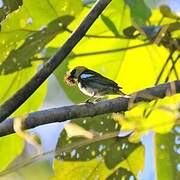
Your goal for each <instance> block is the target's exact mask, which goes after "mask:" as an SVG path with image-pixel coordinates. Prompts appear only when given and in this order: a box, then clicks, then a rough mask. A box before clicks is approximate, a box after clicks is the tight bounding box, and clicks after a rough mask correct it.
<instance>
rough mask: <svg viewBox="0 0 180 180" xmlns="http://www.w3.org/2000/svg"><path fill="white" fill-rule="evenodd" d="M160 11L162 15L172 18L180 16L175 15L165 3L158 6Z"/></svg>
mask: <svg viewBox="0 0 180 180" xmlns="http://www.w3.org/2000/svg"><path fill="white" fill-rule="evenodd" d="M160 12H161V13H162V15H163V16H164V17H168V18H172V19H178V18H180V16H178V15H176V14H175V13H173V12H172V11H171V8H170V7H169V6H167V5H161V6H160Z"/></svg>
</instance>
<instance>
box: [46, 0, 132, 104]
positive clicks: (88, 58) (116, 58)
mask: <svg viewBox="0 0 180 180" xmlns="http://www.w3.org/2000/svg"><path fill="white" fill-rule="evenodd" d="M88 10H89V9H87V8H84V11H83V12H82V14H83V15H85V14H86V13H87V11H88ZM117 14H121V15H122V16H123V17H124V18H120V17H119V16H117ZM83 15H82V16H80V17H79V18H77V19H76V20H75V21H73V23H72V24H71V25H70V26H69V28H70V29H73V28H75V27H76V26H77V24H78V23H79V22H80V20H81V19H82V17H83ZM103 16H105V17H108V18H109V20H110V21H111V22H112V23H113V24H114V25H115V26H116V29H117V31H120V30H122V29H123V28H124V27H126V26H128V25H129V24H130V14H129V10H128V8H127V7H126V6H125V4H124V2H123V1H121V3H119V0H115V1H112V3H111V4H110V5H109V6H108V7H107V9H106V10H105V11H104V14H103ZM88 34H93V35H97V36H111V35H113V36H114V34H113V32H112V31H111V30H110V29H109V28H108V27H107V26H106V25H105V23H104V22H103V20H102V18H99V19H97V21H96V22H95V23H94V25H93V26H92V27H91V28H90V30H89V31H88ZM64 36H66V37H67V34H66V33H63V34H62V35H61V36H60V37H61V39H60V37H59V38H57V39H56V40H55V41H53V42H52V43H50V45H49V46H51V47H57V46H58V42H59V41H60V40H62V39H63V38H64ZM102 45H103V46H102ZM127 46H128V40H126V39H123V40H122V39H120V38H112V39H110V38H109V39H108V38H107V39H106V38H89V37H85V38H83V40H82V41H80V42H79V43H78V44H77V46H76V47H75V48H74V50H73V52H72V54H71V55H70V56H69V58H68V59H67V61H68V62H66V63H64V68H65V69H64V70H63V68H61V67H59V70H58V71H56V73H55V74H56V77H57V78H58V81H59V82H60V83H61V86H62V87H63V88H65V92H66V94H67V95H68V97H69V98H70V99H71V100H72V101H73V102H76V103H80V102H84V100H85V96H83V95H82V93H80V92H78V91H79V90H78V89H77V88H76V87H70V88H69V87H67V85H64V82H63V79H64V73H65V72H66V71H68V70H69V69H71V68H73V67H75V66H79V65H82V66H86V67H88V68H90V69H93V70H95V71H99V72H100V73H102V74H103V75H105V76H107V77H109V78H111V79H116V78H117V76H118V71H119V69H120V67H121V64H122V60H123V57H124V55H125V52H112V53H106V50H107V51H108V50H113V49H116V48H120V47H127ZM100 51H105V52H104V53H102V54H99V55H96V52H97V53H98V52H100ZM93 52H95V53H94V54H93ZM83 53H87V55H83ZM88 53H92V55H88ZM65 64H66V65H65ZM112 69H113V71H112ZM62 71H63V73H62ZM86 99H87V98H86Z"/></svg>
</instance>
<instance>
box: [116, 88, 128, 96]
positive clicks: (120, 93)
mask: <svg viewBox="0 0 180 180" xmlns="http://www.w3.org/2000/svg"><path fill="white" fill-rule="evenodd" d="M120 89H122V88H121V87H119V89H118V91H117V94H119V95H121V96H126V97H129V96H128V95H127V94H125V93H123V92H122V91H121V90H120Z"/></svg>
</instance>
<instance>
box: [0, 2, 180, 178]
mask: <svg viewBox="0 0 180 180" xmlns="http://www.w3.org/2000/svg"><path fill="white" fill-rule="evenodd" d="M2 2H3V6H2V7H1V8H0V21H2V22H1V32H0V42H1V43H0V52H1V53H0V84H1V88H0V103H3V102H4V101H5V100H7V99H8V98H9V97H11V96H12V95H13V94H14V93H15V92H16V91H17V90H18V89H19V88H21V87H22V86H23V85H24V84H25V83H26V82H27V81H28V80H29V79H30V78H31V77H32V76H33V75H34V74H35V73H36V72H37V70H38V68H39V66H41V67H42V66H43V64H44V63H45V62H46V61H47V59H49V58H50V57H51V56H52V55H53V54H54V53H55V52H56V51H57V50H58V49H59V47H60V46H61V45H62V44H63V43H64V42H65V41H66V39H67V38H68V37H69V36H70V34H71V33H72V31H73V30H74V29H75V28H76V27H77V26H78V25H79V23H80V22H81V20H82V19H83V18H84V17H85V15H86V14H87V12H89V10H90V7H91V6H92V5H93V3H87V4H84V3H83V2H82V1H81V0H76V1H73V0H44V1H42V0H25V1H21V0H16V1H12V2H11V1H7V0H3V1H2ZM157 3H158V0H157ZM147 4H148V5H151V6H148V5H147ZM153 7H154V1H152V0H113V1H112V2H111V4H110V5H109V6H108V7H107V8H106V10H105V11H104V12H103V13H102V15H101V16H100V17H99V18H98V19H97V20H96V22H95V23H94V24H93V25H92V27H91V28H90V29H89V31H88V33H87V34H86V35H85V36H84V38H83V39H82V40H81V41H80V42H79V43H78V44H77V46H76V47H75V48H74V49H73V51H72V52H71V53H70V55H69V56H68V57H67V58H66V59H65V61H64V62H63V63H62V64H61V65H60V66H59V67H58V68H57V70H56V71H55V72H54V74H55V76H56V79H57V81H58V82H59V84H60V85H61V87H62V88H63V89H64V91H65V92H66V95H67V96H68V98H69V99H70V100H71V101H72V102H74V103H80V102H83V101H84V100H85V99H86V96H84V95H82V94H81V93H80V92H79V90H78V88H77V87H68V86H67V85H65V84H64V74H65V72H66V71H67V70H69V69H71V68H73V67H75V66H78V65H83V66H86V67H88V68H90V69H93V70H95V71H98V72H99V73H101V74H103V75H105V76H107V77H109V78H111V79H112V80H114V81H116V82H117V83H118V84H119V85H120V86H122V87H123V92H125V93H127V94H129V93H132V92H135V91H137V90H140V89H144V88H147V87H149V86H153V85H157V84H159V83H162V82H168V81H172V80H175V79H178V78H179V77H180V61H179V51H180V22H179V20H180V17H179V16H178V15H177V14H176V13H175V12H173V11H172V10H171V9H170V7H168V6H167V5H162V6H160V8H158V9H156V8H153ZM46 91H47V82H45V83H44V84H43V85H42V86H41V87H40V88H39V89H38V90H37V91H36V92H35V93H34V94H33V95H32V96H31V97H30V98H29V99H28V100H27V101H26V103H24V104H23V105H22V107H21V108H19V109H18V110H17V111H16V112H15V113H14V114H13V115H12V116H15V115H16V116H17V115H23V114H26V113H29V112H31V111H35V110H38V109H39V108H40V107H41V106H42V104H43V102H44V98H45V95H46ZM113 97H115V96H109V97H107V98H113ZM179 99H180V95H175V96H173V97H166V98H164V99H162V100H159V101H154V102H151V103H148V104H147V103H140V104H138V105H136V106H134V104H133V102H130V104H129V106H130V107H132V108H131V109H130V110H129V111H128V112H126V113H124V114H110V115H109V114H108V115H102V116H97V117H93V118H91V117H89V118H86V119H84V118H83V119H77V120H73V122H70V123H69V124H68V125H66V126H65V128H64V130H63V131H62V132H61V134H60V136H59V140H58V144H57V147H56V156H55V158H54V163H53V164H54V172H55V175H54V176H53V178H52V179H65V178H66V179H72V178H73V179H81V178H82V177H84V178H85V179H95V178H99V179H105V178H107V179H129V178H133V177H134V178H135V179H136V178H138V175H139V173H140V172H141V171H142V170H143V167H144V147H143V145H142V143H141V142H140V139H141V137H142V136H143V135H144V134H147V133H148V131H149V130H153V131H154V132H155V138H154V140H155V144H154V146H155V153H156V156H155V159H156V170H157V173H156V174H157V177H158V179H166V178H167V177H168V178H167V179H175V178H176V177H178V175H179V159H178V153H179V150H178V148H179V147H178V145H179V139H178V138H179V127H178V125H176V123H178V114H179V111H178V104H179ZM119 131H133V133H132V134H130V135H129V136H125V137H119ZM174 141H175V143H174ZM23 147H24V145H23V140H21V139H20V138H19V137H17V135H11V136H7V137H3V138H0V157H2V158H1V159H0V160H1V161H0V170H1V171H2V170H4V169H5V168H6V167H8V166H9V164H10V163H11V162H12V161H13V160H14V159H16V157H17V156H18V155H19V154H20V153H21V152H22V150H23ZM6 149H7V151H6ZM42 167H46V168H47V171H48V170H49V166H48V165H47V164H46V165H42ZM32 169H33V168H32ZM24 171H25V170H22V172H24ZM32 171H33V170H32ZM40 171H41V170H40ZM22 172H20V173H22ZM164 172H165V173H164ZM42 174H43V173H42ZM42 177H43V178H44V176H42ZM178 179H179V178H178Z"/></svg>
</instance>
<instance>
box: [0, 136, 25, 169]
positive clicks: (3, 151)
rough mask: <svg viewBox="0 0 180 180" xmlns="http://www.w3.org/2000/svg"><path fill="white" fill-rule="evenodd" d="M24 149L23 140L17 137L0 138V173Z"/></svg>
mask: <svg viewBox="0 0 180 180" xmlns="http://www.w3.org/2000/svg"><path fill="white" fill-rule="evenodd" d="M23 147H24V142H23V140H22V139H21V138H20V137H18V136H17V135H9V136H5V137H1V138H0V157H1V161H0V171H2V170H4V169H5V168H7V166H8V165H9V164H10V163H11V162H12V161H13V160H14V159H15V158H16V157H17V156H18V155H20V154H21V153H22V150H23Z"/></svg>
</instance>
